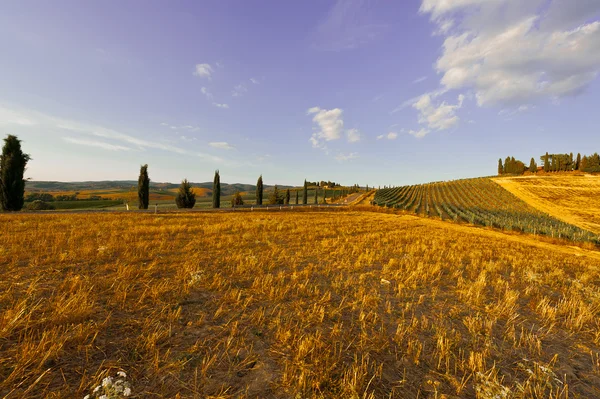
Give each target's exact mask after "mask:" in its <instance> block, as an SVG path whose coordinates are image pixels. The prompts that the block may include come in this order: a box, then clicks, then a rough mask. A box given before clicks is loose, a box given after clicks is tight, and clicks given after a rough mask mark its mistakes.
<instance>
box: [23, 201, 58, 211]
mask: <svg viewBox="0 0 600 399" xmlns="http://www.w3.org/2000/svg"><path fill="white" fill-rule="evenodd" d="M53 209H56V208H55V207H54V205H52V204H49V203H47V202H44V201H41V200H35V201H33V202H30V203H29V204H28V205H27V210H28V211H50V210H53Z"/></svg>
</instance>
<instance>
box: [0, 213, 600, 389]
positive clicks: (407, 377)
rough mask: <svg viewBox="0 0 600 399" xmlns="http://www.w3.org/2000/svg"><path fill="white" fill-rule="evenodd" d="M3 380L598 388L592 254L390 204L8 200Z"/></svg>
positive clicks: (597, 261) (158, 385) (0, 278)
mask: <svg viewBox="0 0 600 399" xmlns="http://www.w3.org/2000/svg"><path fill="white" fill-rule="evenodd" d="M0 223H1V224H2V229H0V397H2V398H6V399H8V398H22V397H27V398H78V397H80V398H82V397H83V396H84V395H86V394H88V393H90V392H91V390H92V389H93V388H94V387H95V386H96V385H98V383H99V382H100V381H101V380H102V379H103V378H104V377H106V376H108V375H114V374H115V373H116V372H117V371H125V372H126V373H127V374H128V378H129V380H130V382H131V385H132V396H131V397H135V398H159V397H167V398H176V397H177V398H259V397H260V398H416V397H418V398H457V397H461V398H475V397H479V398H593V397H600V388H599V387H600V318H599V317H598V316H600V253H599V252H598V251H596V250H594V249H593V248H592V247H588V248H587V249H586V248H579V247H572V246H568V245H561V244H553V243H549V242H541V241H537V239H536V238H534V237H531V236H525V235H514V234H512V235H507V234H504V233H501V232H498V231H492V230H484V229H478V228H473V227H468V226H465V225H457V224H451V223H446V222H442V221H439V220H433V219H423V218H417V217H414V216H408V215H405V216H398V215H391V214H384V213H373V212H359V211H345V212H300V213H285V212H281V213H266V212H264V213H260V212H255V213H249V212H247V213H241V212H240V213H178V214H158V215H153V214H135V213H134V214H117V213H115V214H65V215H56V214H48V215H31V214H29V215H27V214H25V215H2V216H1V217H0Z"/></svg>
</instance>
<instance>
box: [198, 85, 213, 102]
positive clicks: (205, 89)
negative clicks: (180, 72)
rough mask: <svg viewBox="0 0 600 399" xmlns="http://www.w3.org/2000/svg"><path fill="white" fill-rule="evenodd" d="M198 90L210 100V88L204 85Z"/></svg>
mask: <svg viewBox="0 0 600 399" xmlns="http://www.w3.org/2000/svg"><path fill="white" fill-rule="evenodd" d="M200 92H201V93H202V94H204V95H205V96H206V98H208V99H209V100H212V99H213V95H212V93H211V92H210V90H208V89H207V88H206V87H202V88H201V89H200Z"/></svg>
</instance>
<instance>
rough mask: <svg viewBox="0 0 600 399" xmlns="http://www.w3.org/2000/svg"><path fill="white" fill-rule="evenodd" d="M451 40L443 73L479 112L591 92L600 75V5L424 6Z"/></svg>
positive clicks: (466, 1) (506, 1)
mask: <svg viewBox="0 0 600 399" xmlns="http://www.w3.org/2000/svg"><path fill="white" fill-rule="evenodd" d="M420 11H421V12H422V13H427V14H430V16H431V19H432V20H433V21H434V23H435V24H436V25H437V27H438V31H440V32H441V34H443V35H444V36H445V41H444V45H443V51H442V55H441V57H440V58H439V59H438V60H437V63H436V70H437V72H438V73H440V74H442V79H441V83H442V85H443V87H444V88H446V89H458V90H473V91H474V92H475V96H476V99H477V103H478V105H480V106H495V105H501V106H507V105H508V106H514V105H516V104H519V103H520V104H522V103H524V102H534V101H536V100H539V99H543V98H550V99H558V98H562V97H565V96H569V95H574V94H578V93H580V92H581V91H583V90H585V89H586V88H587V87H588V86H589V85H590V83H591V82H592V81H593V80H594V79H596V77H597V76H598V74H599V73H600V21H599V20H598V19H599V18H600V1H597V0H577V1H574V0H527V1H523V0H454V1H449V0H423V1H422V3H421V8H420Z"/></svg>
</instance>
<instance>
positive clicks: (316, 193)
mask: <svg viewBox="0 0 600 399" xmlns="http://www.w3.org/2000/svg"><path fill="white" fill-rule="evenodd" d="M318 203H319V187H315V205H317V204H318Z"/></svg>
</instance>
